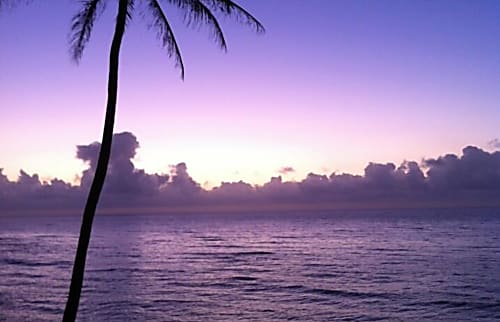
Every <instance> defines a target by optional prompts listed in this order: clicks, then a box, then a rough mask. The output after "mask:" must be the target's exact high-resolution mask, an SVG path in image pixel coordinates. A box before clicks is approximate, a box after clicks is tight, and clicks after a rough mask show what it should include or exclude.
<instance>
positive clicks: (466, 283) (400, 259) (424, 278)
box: [0, 209, 500, 321]
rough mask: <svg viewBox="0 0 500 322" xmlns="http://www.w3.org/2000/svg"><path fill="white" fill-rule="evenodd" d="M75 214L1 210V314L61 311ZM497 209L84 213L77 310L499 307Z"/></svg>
mask: <svg viewBox="0 0 500 322" xmlns="http://www.w3.org/2000/svg"><path fill="white" fill-rule="evenodd" d="M78 221H79V218H78V216H76V217H75V216H73V217H72V216H47V217H38V218H27V217H22V218H20V217H18V218H14V217H0V320H2V321H4V320H5V321H45V320H47V321H57V320H60V319H61V315H62V308H63V306H64V301H65V297H66V294H67V287H68V284H69V276H70V270H71V265H72V259H73V256H74V249H75V246H76V241H77V239H76V238H77V236H76V233H77V232H78V229H79V222H78ZM499 236H500V211H499V210H491V209H489V210H488V209H476V210H425V211H424V210H418V211H415V210H412V211H361V212H342V211H336V212H331V213H316V214H288V215H286V214H281V215H278V214H274V215H250V214H246V215H229V214H226V215H175V216H174V215H163V216H161V215H157V216H135V217H134V216H101V217H98V218H96V223H95V229H94V233H93V239H92V242H91V246H90V247H91V248H90V253H89V259H88V266H87V274H86V281H85V287H84V291H83V297H82V302H81V306H80V308H81V309H80V312H79V320H80V321H133V320H136V321H285V320H297V321H335V320H341V321H379V320H391V321H394V320H396V321H466V320H471V321H472V320H473V321H494V320H500V237H499Z"/></svg>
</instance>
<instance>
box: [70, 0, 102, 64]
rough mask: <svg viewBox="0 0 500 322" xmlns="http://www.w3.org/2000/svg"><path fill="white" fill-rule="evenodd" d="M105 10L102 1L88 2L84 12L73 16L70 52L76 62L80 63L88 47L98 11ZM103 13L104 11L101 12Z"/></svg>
mask: <svg viewBox="0 0 500 322" xmlns="http://www.w3.org/2000/svg"><path fill="white" fill-rule="evenodd" d="M99 9H104V4H103V1H102V0H86V1H84V3H83V6H82V10H80V11H79V12H78V13H77V14H76V15H74V16H73V19H72V22H71V36H70V48H71V49H70V50H71V56H72V58H73V60H74V61H76V62H79V61H80V59H81V58H82V54H83V50H84V49H85V46H86V45H87V43H88V41H89V39H90V34H91V32H92V27H93V26H94V21H95V20H96V17H97V14H98V10H99ZM99 11H102V10H99Z"/></svg>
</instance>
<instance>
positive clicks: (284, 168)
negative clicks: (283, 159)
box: [278, 166, 295, 175]
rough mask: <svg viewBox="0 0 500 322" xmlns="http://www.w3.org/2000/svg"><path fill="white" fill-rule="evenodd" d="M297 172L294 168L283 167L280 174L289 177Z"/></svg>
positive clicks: (279, 171)
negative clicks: (288, 175)
mask: <svg viewBox="0 0 500 322" xmlns="http://www.w3.org/2000/svg"><path fill="white" fill-rule="evenodd" d="M293 172H295V169H294V168H293V167H290V166H288V167H281V168H280V169H279V170H278V173H280V174H283V175H287V174H289V173H293Z"/></svg>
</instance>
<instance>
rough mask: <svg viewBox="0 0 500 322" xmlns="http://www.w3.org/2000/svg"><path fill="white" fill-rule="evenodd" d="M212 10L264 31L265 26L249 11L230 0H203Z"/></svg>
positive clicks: (258, 31)
mask: <svg viewBox="0 0 500 322" xmlns="http://www.w3.org/2000/svg"><path fill="white" fill-rule="evenodd" d="M203 1H205V2H206V3H207V4H208V5H209V6H210V7H211V8H212V9H213V10H215V11H217V12H221V13H222V14H224V15H226V16H231V17H235V18H236V19H237V20H238V21H239V22H242V23H245V24H247V25H249V26H250V27H252V28H253V29H255V31H256V32H257V33H264V32H265V28H264V26H263V25H262V23H260V21H259V20H257V18H255V17H254V16H253V15H252V14H251V13H249V12H248V11H246V10H245V9H244V8H243V7H241V6H239V5H238V4H237V3H235V2H234V1H232V0H203Z"/></svg>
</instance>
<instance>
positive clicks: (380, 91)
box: [0, 0, 500, 187]
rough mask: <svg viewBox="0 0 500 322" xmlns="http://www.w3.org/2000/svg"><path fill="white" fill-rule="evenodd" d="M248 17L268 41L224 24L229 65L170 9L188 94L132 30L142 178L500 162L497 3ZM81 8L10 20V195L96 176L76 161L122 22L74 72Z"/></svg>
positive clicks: (4, 21)
mask: <svg viewBox="0 0 500 322" xmlns="http://www.w3.org/2000/svg"><path fill="white" fill-rule="evenodd" d="M238 3H240V4H241V5H242V6H244V7H245V8H247V9H248V10H249V11H250V12H252V13H253V14H254V15H255V16H256V17H258V19H259V20H260V21H261V22H262V23H263V24H264V26H265V27H266V33H265V34H263V35H255V34H254V33H253V32H252V31H251V30H250V29H248V28H246V26H242V25H238V24H237V23H235V22H233V21H231V20H228V19H223V21H222V27H223V30H224V31H225V34H226V39H227V41H228V52H227V53H223V52H221V51H220V50H219V49H218V48H217V46H216V45H215V44H213V43H212V42H211V40H210V37H209V33H208V32H207V30H199V31H198V30H192V29H189V28H185V26H184V25H183V22H182V19H181V15H180V14H179V12H178V11H177V10H176V9H175V8H173V7H169V6H166V7H165V9H166V10H167V14H168V16H169V18H170V19H172V24H173V27H174V28H175V33H176V37H177V39H178V40H179V43H180V46H181V51H182V54H183V57H184V61H185V65H186V78H185V81H182V80H181V79H180V77H179V74H180V73H179V70H178V69H175V68H174V62H173V61H172V60H170V59H169V58H168V56H167V53H166V51H165V50H163V49H161V48H160V44H159V41H158V40H157V39H156V37H155V33H154V31H152V30H148V28H147V18H143V17H141V15H140V14H137V15H136V16H135V17H134V20H133V21H132V23H131V24H130V25H129V26H128V29H127V32H126V34H125V39H124V43H123V47H122V54H121V61H120V63H121V66H120V84H119V99H118V109H117V118H116V125H115V132H116V133H118V132H124V131H128V132H132V133H133V134H134V135H135V136H136V137H138V138H140V147H139V148H138V150H137V152H136V153H135V154H134V159H133V164H134V166H135V167H136V168H138V169H144V170H145V171H146V172H147V173H155V172H158V173H167V172H169V171H170V169H171V167H170V166H171V165H179V164H182V163H185V164H187V165H188V166H189V174H190V176H191V177H192V178H193V179H194V180H195V181H196V182H197V183H199V184H200V185H201V186H203V187H214V186H218V185H219V184H220V182H221V181H225V182H231V181H236V182H237V181H239V180H243V181H244V182H246V183H251V184H264V183H266V182H268V181H269V178H270V177H272V176H276V175H278V174H281V175H282V176H283V179H284V180H295V181H300V180H303V179H304V178H307V175H308V173H317V174H328V175H330V174H331V173H333V172H335V173H343V172H346V173H351V174H366V173H365V170H366V166H367V164H369V163H370V162H374V163H384V164H385V163H387V162H393V163H395V164H396V165H399V164H401V163H403V162H404V161H405V160H415V161H417V162H422V160H424V159H430V158H435V157H437V156H444V155H446V154H447V153H452V154H455V155H461V154H462V149H463V148H465V147H466V146H469V145H473V146H476V147H479V148H482V149H484V150H485V151H490V152H493V151H494V150H495V149H498V144H497V145H496V146H497V147H495V142H496V143H498V141H494V140H495V139H498V138H500V130H499V129H500V127H499V126H498V124H500V106H499V105H500V91H499V86H500V40H499V39H500V2H499V1H496V0H491V1H489V0H482V1H475V0H470V1H461V0H450V1H445V0H438V1H385V0H380V1H369V0H365V1H361V0H360V1H348V0H345V1H337V0H311V1H302V0H290V1H283V0H266V1H263V0H262V1H249V0H246V1H244V0H240V1H238ZM77 9H78V2H77V1H61V0H58V1H33V2H32V3H31V4H30V5H29V6H24V5H21V6H18V7H16V8H14V9H12V10H7V11H5V10H4V11H3V12H0V44H1V50H0V113H1V117H0V147H1V151H0V168H3V169H4V170H3V174H5V175H7V177H8V178H9V180H11V181H12V180H16V178H17V177H18V174H19V170H20V169H23V170H24V171H26V173H30V174H33V173H37V174H38V175H39V176H40V178H42V179H44V180H49V179H51V178H55V177H57V178H60V179H63V180H64V181H66V182H72V183H77V182H78V181H79V180H80V179H79V178H81V177H82V173H84V172H83V171H85V169H87V168H88V163H85V162H83V161H82V160H83V159H81V158H77V157H76V155H77V151H78V150H77V148H76V146H77V145H85V144H89V142H93V141H97V140H99V138H100V137H101V128H102V125H103V117H104V107H105V99H106V77H107V60H108V51H109V46H110V42H111V37H112V32H113V21H114V16H115V11H116V8H115V6H114V5H112V4H110V5H108V6H107V8H106V11H105V12H104V13H103V15H102V16H101V17H100V19H99V20H98V22H97V23H96V24H95V26H94V31H93V34H92V37H91V40H90V43H89V45H88V46H87V49H86V51H85V53H84V56H83V59H82V61H81V62H80V64H78V65H77V64H75V63H74V62H72V61H71V58H70V54H69V48H68V34H69V26H70V21H71V17H72V16H73V15H74V14H75V13H76V11H77ZM489 142H491V144H488V143H489ZM284 167H288V168H290V169H293V171H280V169H281V170H282V169H283V168H284Z"/></svg>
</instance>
